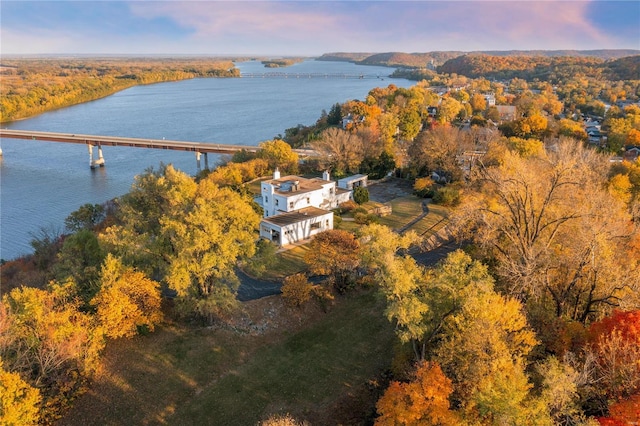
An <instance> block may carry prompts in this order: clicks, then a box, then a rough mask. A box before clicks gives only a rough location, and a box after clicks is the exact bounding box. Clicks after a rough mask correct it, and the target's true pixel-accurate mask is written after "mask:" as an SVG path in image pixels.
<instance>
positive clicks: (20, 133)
mask: <svg viewBox="0 0 640 426" xmlns="http://www.w3.org/2000/svg"><path fill="white" fill-rule="evenodd" d="M0 138H8V139H30V140H37V141H47V142H63V143H76V144H83V145H92V146H120V147H134V148H152V149H170V150H175V151H193V152H199V153H203V154H204V153H215V154H233V153H234V152H238V151H241V150H245V151H249V152H256V151H258V150H259V149H260V147H258V146H250V145H226V144H217V143H207V142H188V141H175V140H165V139H142V138H129V137H117V136H99V135H82V134H69V133H54V132H39V131H33V130H13V129H0ZM294 151H295V152H296V153H298V154H300V155H308V154H309V151H307V150H301V149H296V150H294Z"/></svg>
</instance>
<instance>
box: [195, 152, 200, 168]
mask: <svg viewBox="0 0 640 426" xmlns="http://www.w3.org/2000/svg"><path fill="white" fill-rule="evenodd" d="M196 163H197V165H198V171H200V151H196Z"/></svg>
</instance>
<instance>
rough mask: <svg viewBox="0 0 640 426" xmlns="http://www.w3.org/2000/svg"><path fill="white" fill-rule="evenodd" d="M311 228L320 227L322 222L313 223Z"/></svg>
mask: <svg viewBox="0 0 640 426" xmlns="http://www.w3.org/2000/svg"><path fill="white" fill-rule="evenodd" d="M310 228H311V229H320V222H316V223H312V224H311V226H310Z"/></svg>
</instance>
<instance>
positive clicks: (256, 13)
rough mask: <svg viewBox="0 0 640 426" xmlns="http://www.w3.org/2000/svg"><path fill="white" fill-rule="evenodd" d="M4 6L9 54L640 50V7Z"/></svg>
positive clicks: (179, 2)
mask: <svg viewBox="0 0 640 426" xmlns="http://www.w3.org/2000/svg"><path fill="white" fill-rule="evenodd" d="M611 5H615V7H613V6H611ZM1 6H2V14H3V22H2V24H3V25H2V27H1V28H0V29H1V35H2V48H3V49H2V51H3V53H68V52H78V53H94V52H95V53H158V54H163V53H164V54H171V53H187V54H239V55H242V54H282V55H316V54H321V53H325V52H335V51H364V52H384V51H402V52H427V51H433V50H462V51H472V50H510V49H519V50H525V49H596V48H638V46H637V44H638V29H637V25H634V24H635V22H637V19H638V16H637V15H638V14H639V11H640V8H639V7H638V6H637V4H635V2H624V1H623V2H604V1H595V2H593V1H583V0H575V1H552V0H538V1H484V0H478V1H469V0H465V1H428V0H425V1H319V0H315V1H212V0H203V1H183V0H165V1H153V0H152V1H140V0H138V1H100V2H88V1H84V2H83V1H80V2H78V1H55V2H49V1H12V0H5V1H2V3H1ZM596 9H597V11H596ZM634 14H635V16H636V19H635V20H634V19H633V18H629V16H632V17H633V15H634ZM623 17H624V19H623ZM622 21H624V22H627V23H628V24H627V25H626V27H625V26H623V25H621V24H620V22H622ZM634 21H635V22H634ZM629 22H633V23H634V24H629ZM621 27H622V28H621Z"/></svg>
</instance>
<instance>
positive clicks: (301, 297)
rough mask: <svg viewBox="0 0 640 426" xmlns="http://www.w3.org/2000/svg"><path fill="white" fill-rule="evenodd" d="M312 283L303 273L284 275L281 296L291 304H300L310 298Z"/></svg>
mask: <svg viewBox="0 0 640 426" xmlns="http://www.w3.org/2000/svg"><path fill="white" fill-rule="evenodd" d="M312 290H313V284H311V283H310V282H309V280H308V279H307V277H306V276H305V275H304V274H294V275H290V276H288V277H286V278H285V279H284V281H283V283H282V297H283V298H284V299H285V301H286V302H287V303H288V304H290V305H292V306H302V305H304V304H305V303H306V302H308V301H309V300H310V299H311V291H312Z"/></svg>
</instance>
